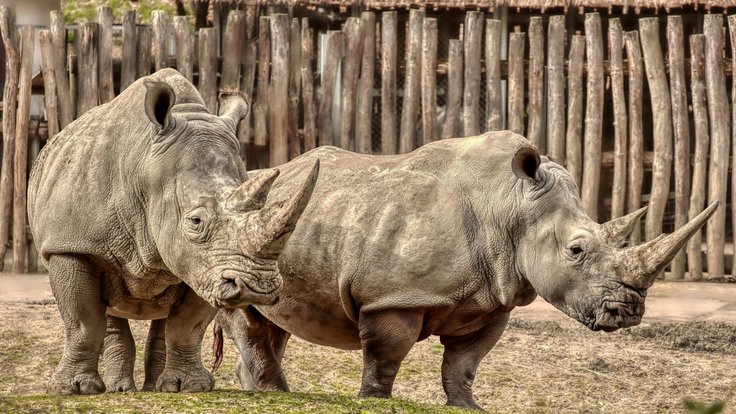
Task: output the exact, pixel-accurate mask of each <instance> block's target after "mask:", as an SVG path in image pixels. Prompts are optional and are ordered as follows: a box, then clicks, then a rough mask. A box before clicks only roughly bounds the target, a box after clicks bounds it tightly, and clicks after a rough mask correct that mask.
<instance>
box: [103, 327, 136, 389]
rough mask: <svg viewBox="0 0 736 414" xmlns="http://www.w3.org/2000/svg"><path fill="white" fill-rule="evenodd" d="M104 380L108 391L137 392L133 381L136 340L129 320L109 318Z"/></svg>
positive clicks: (104, 349) (104, 356)
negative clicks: (131, 331)
mask: <svg viewBox="0 0 736 414" xmlns="http://www.w3.org/2000/svg"><path fill="white" fill-rule="evenodd" d="M102 366H103V367H104V370H103V371H104V373H105V375H104V376H103V378H102V379H103V380H104V382H105V388H107V391H108V392H110V391H118V392H124V391H136V388H135V381H134V379H133V368H134V367H135V340H134V339H133V334H132V333H130V325H129V324H128V320H127V319H123V318H117V317H115V316H110V315H108V316H107V334H106V335H105V343H104V347H103V349H102Z"/></svg>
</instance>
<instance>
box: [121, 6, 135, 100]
mask: <svg viewBox="0 0 736 414" xmlns="http://www.w3.org/2000/svg"><path fill="white" fill-rule="evenodd" d="M137 37H138V34H137V31H136V27H135V10H128V11H127V12H126V13H125V15H124V16H123V58H122V62H121V66H120V91H121V92H122V91H124V90H125V88H127V87H128V86H130V84H131V83H133V82H134V81H135V77H136V68H137V53H136V47H137V43H138V40H137Z"/></svg>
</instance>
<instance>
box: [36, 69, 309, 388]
mask: <svg viewBox="0 0 736 414" xmlns="http://www.w3.org/2000/svg"><path fill="white" fill-rule="evenodd" d="M247 110H248V107H247V102H246V100H245V99H244V98H242V97H240V96H238V95H237V94H236V93H229V94H226V95H224V98H223V99H222V110H221V115H220V116H216V115H212V114H210V113H209V112H208V111H207V109H206V108H205V106H204V102H203V100H202V98H201V96H200V95H199V93H198V92H197V90H196V89H195V88H194V86H193V85H192V84H191V83H189V82H188V81H187V80H186V79H185V78H184V77H183V76H181V75H180V74H179V73H178V72H176V71H175V70H173V69H165V70H161V71H159V72H157V73H155V74H153V75H151V76H147V77H144V78H141V79H139V80H138V81H136V82H135V83H133V84H132V85H131V86H130V87H129V88H127V89H126V90H125V91H124V92H123V93H121V94H120V95H119V96H118V97H117V98H115V99H113V100H112V101H111V102H109V103H107V104H105V105H101V106H98V107H96V108H94V109H92V110H90V111H88V112H87V113H85V114H84V115H83V116H81V117H80V118H79V119H77V120H76V121H74V122H73V123H71V124H70V125H69V126H68V127H67V128H65V129H64V130H63V131H62V132H61V133H60V134H59V135H57V136H56V137H55V138H53V139H52V140H51V141H50V142H49V143H48V145H46V146H45V147H44V149H43V150H42V151H41V153H40V154H39V157H38V159H37V161H36V162H35V163H34V166H33V169H32V172H31V176H30V182H29V189H28V216H29V222H30V226H31V231H32V233H33V236H34V241H35V242H36V244H37V246H38V250H39V253H40V256H41V258H42V260H43V262H44V264H45V265H46V267H47V268H48V271H49V280H50V283H51V288H52V291H53V293H54V296H55V298H56V300H57V303H58V306H59V312H60V313H61V318H62V321H63V323H64V333H65V348H64V353H63V356H62V357H61V360H60V362H59V365H58V368H57V369H56V371H55V373H54V374H53V376H52V379H51V386H52V389H54V390H55V391H56V392H60V393H63V394H77V393H79V394H95V393H100V392H103V391H105V389H106V385H107V389H109V390H119V391H126V390H133V389H135V384H134V383H133V376H132V374H133V372H132V370H133V365H132V361H130V362H129V359H130V358H129V357H130V355H128V354H125V355H118V357H119V361H120V365H121V366H119V367H118V370H109V371H108V373H107V374H106V376H105V379H104V381H103V380H102V378H101V377H100V375H99V372H98V359H99V355H100V351H101V348H102V345H103V339H104V337H105V330H106V315H107V324H108V327H109V328H111V329H112V330H116V332H117V333H118V337H117V339H118V340H119V341H121V343H120V344H119V345H120V348H119V349H118V351H119V352H118V353H120V352H122V350H126V349H127V350H130V349H132V352H133V356H134V352H135V345H134V343H133V338H132V336H131V334H130V328H129V326H128V321H127V319H157V320H163V321H165V323H163V324H161V327H162V328H164V329H165V344H166V345H165V350H164V352H165V354H166V365H165V367H162V370H160V371H158V372H157V374H159V373H160V375H157V378H146V383H147V384H148V385H149V387H152V386H153V384H155V386H156V388H157V389H159V390H162V391H208V390H211V389H212V388H213V385H214V380H213V378H212V376H211V374H210V373H209V372H208V371H207V370H206V369H205V368H204V367H203V365H202V361H201V356H200V347H201V342H202V336H203V333H204V330H205V329H206V327H207V326H208V324H209V323H210V321H211V320H212V318H213V317H214V315H215V313H216V311H217V308H223V307H226V308H235V307H243V306H247V305H249V304H268V303H273V302H274V301H275V300H276V299H277V298H278V294H279V291H280V288H281V285H282V278H281V276H280V274H279V271H278V266H277V261H276V258H277V255H278V254H279V253H280V251H281V250H282V248H283V246H284V243H285V242H286V239H287V238H288V237H289V235H290V234H291V232H292V231H293V229H294V226H295V224H296V221H297V220H298V218H299V216H300V214H301V213H302V211H303V210H304V207H305V206H306V204H307V202H308V201H309V199H310V197H311V194H312V190H313V188H314V185H315V182H316V177H317V174H318V164H314V165H310V167H308V170H309V171H306V174H305V175H304V176H303V177H302V178H303V179H302V181H301V182H300V183H298V184H297V185H295V186H294V187H292V190H293V191H292V193H291V194H290V195H289V196H287V197H284V198H283V199H281V201H280V202H279V203H270V202H267V201H269V200H270V198H268V192H269V188H270V186H271V184H272V183H273V180H274V179H275V178H276V177H277V175H278V171H276V170H267V171H263V172H260V173H259V174H255V175H253V176H252V177H251V178H250V179H248V176H247V174H246V168H245V165H244V163H243V162H242V160H241V159H240V157H239V144H238V141H237V139H236V137H235V129H236V126H237V124H238V121H239V120H240V119H241V118H242V117H243V116H244V115H245V113H246V111H247ZM133 360H134V358H133ZM156 381H157V383H156Z"/></svg>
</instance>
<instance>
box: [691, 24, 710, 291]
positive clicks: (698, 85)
mask: <svg viewBox="0 0 736 414" xmlns="http://www.w3.org/2000/svg"><path fill="white" fill-rule="evenodd" d="M690 91H691V94H692V108H693V122H694V124H695V165H694V166H693V187H692V189H693V191H691V192H690V206H689V211H688V219H689V220H692V219H694V218H695V217H696V216H697V215H698V214H700V212H701V211H703V204H704V203H705V191H703V189H704V188H706V179H707V177H708V172H707V168H708V146H709V144H710V136H709V135H708V103H707V101H706V98H705V35H702V34H695V35H691V36H690ZM702 243H703V234H702V231H701V230H698V231H697V232H695V234H694V235H693V237H692V238H691V239H690V240H689V241H688V244H687V265H688V276H687V278H688V280H701V279H702V278H703V257H702V254H703V253H702V252H703V248H702Z"/></svg>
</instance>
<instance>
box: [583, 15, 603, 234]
mask: <svg viewBox="0 0 736 414" xmlns="http://www.w3.org/2000/svg"><path fill="white" fill-rule="evenodd" d="M585 60H586V62H587V65H586V69H587V74H588V82H587V85H586V90H585V91H586V93H587V94H586V99H585V132H584V136H583V142H584V145H585V147H584V151H583V186H582V190H581V191H580V198H581V199H582V200H583V208H585V211H587V212H588V215H590V218H592V219H593V220H598V193H599V190H600V181H601V144H602V133H603V87H604V85H603V33H602V31H601V18H600V16H599V15H598V13H587V14H586V15H585Z"/></svg>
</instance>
